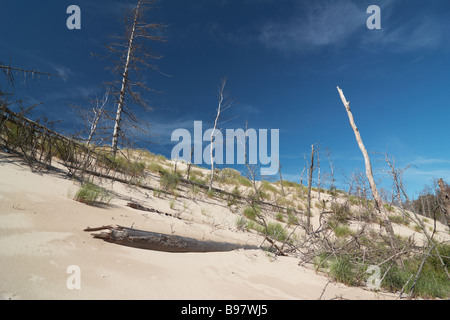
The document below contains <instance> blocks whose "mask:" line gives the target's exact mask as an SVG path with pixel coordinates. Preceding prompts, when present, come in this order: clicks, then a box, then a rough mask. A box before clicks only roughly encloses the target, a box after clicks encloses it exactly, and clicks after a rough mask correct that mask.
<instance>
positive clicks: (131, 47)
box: [111, 1, 141, 157]
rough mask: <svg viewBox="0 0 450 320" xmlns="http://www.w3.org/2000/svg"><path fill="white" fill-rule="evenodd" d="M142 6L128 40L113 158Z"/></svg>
mask: <svg viewBox="0 0 450 320" xmlns="http://www.w3.org/2000/svg"><path fill="white" fill-rule="evenodd" d="M140 6H141V1H138V4H137V6H136V9H135V13H134V19H133V27H132V29H131V34H130V38H129V39H128V51H127V59H126V61H125V66H124V69H123V75H122V88H121V90H120V95H119V103H118V104H117V112H116V121H115V124H114V132H113V139H112V147H111V148H112V150H111V153H112V155H113V157H115V156H116V154H117V145H118V142H119V132H120V122H121V118H122V110H123V104H124V100H125V90H126V87H127V83H128V72H129V68H130V62H131V52H132V50H133V42H134V37H135V32H136V24H137V20H138V15H139V9H140Z"/></svg>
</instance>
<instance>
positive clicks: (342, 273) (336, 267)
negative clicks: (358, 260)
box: [329, 256, 355, 286]
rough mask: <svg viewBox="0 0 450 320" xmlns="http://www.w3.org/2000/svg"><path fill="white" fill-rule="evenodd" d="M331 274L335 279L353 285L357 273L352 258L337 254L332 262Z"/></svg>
mask: <svg viewBox="0 0 450 320" xmlns="http://www.w3.org/2000/svg"><path fill="white" fill-rule="evenodd" d="M329 273H330V276H331V277H332V278H333V280H335V281H339V282H342V283H344V284H346V285H349V286H351V285H353V284H354V281H355V280H354V279H355V274H354V271H353V266H352V263H351V261H350V259H349V258H348V257H346V256H337V257H335V258H334V259H333V260H331V263H330V270H329Z"/></svg>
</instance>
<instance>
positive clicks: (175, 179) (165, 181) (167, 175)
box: [159, 171, 181, 192]
mask: <svg viewBox="0 0 450 320" xmlns="http://www.w3.org/2000/svg"><path fill="white" fill-rule="evenodd" d="M180 181H181V177H180V174H179V173H175V172H167V171H164V172H162V174H161V177H160V180H159V185H160V188H161V189H162V190H164V191H172V192H173V191H175V190H176V188H177V186H178V184H179V183H180Z"/></svg>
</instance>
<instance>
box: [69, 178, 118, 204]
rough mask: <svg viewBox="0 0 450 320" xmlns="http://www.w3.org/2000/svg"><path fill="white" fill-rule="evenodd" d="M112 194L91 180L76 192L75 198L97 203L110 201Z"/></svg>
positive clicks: (87, 202)
mask: <svg viewBox="0 0 450 320" xmlns="http://www.w3.org/2000/svg"><path fill="white" fill-rule="evenodd" d="M111 199H112V195H111V194H110V193H109V192H108V191H107V190H106V189H104V188H102V187H99V186H97V185H95V184H93V183H91V182H85V183H83V185H82V186H81V188H80V189H79V190H78V191H77V193H76V194H75V200H76V201H78V202H82V203H85V204H87V205H94V204H95V203H109V202H110V201H111Z"/></svg>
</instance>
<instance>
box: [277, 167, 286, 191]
mask: <svg viewBox="0 0 450 320" xmlns="http://www.w3.org/2000/svg"><path fill="white" fill-rule="evenodd" d="M278 172H279V174H280V186H281V194H282V195H283V197H284V196H286V193H285V192H284V186H283V176H282V175H281V163H280V161H278Z"/></svg>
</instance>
